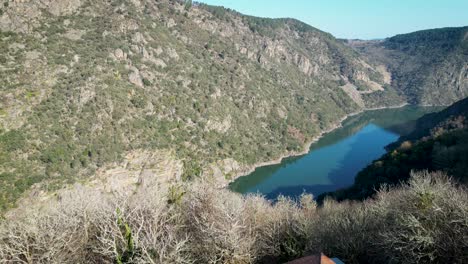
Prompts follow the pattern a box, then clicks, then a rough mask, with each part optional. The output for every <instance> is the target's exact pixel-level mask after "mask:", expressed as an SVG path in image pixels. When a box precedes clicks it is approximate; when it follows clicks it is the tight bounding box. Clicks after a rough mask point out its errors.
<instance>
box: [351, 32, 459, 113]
mask: <svg viewBox="0 0 468 264" xmlns="http://www.w3.org/2000/svg"><path fill="white" fill-rule="evenodd" d="M346 43H347V45H349V46H351V47H353V48H354V49H356V50H357V51H359V52H360V53H361V54H363V55H365V56H367V58H369V59H370V60H371V61H374V63H381V64H384V65H386V67H387V69H388V71H389V72H390V73H391V75H392V84H391V85H392V87H394V88H395V89H397V91H398V93H399V94H401V95H403V96H404V97H405V99H406V100H407V101H408V102H409V103H412V104H423V105H449V104H451V103H453V102H454V101H456V100H459V99H462V98H465V97H467V96H468V27H460V28H440V29H430V30H422V31H418V32H414V33H409V34H402V35H397V36H394V37H391V38H388V39H385V40H381V41H359V40H350V41H346Z"/></svg>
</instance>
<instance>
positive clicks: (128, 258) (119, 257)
mask: <svg viewBox="0 0 468 264" xmlns="http://www.w3.org/2000/svg"><path fill="white" fill-rule="evenodd" d="M116 214H117V225H118V226H119V228H120V232H122V237H123V238H124V244H123V245H117V244H116V245H115V248H116V251H117V252H116V253H117V254H116V260H115V261H116V262H117V264H124V263H133V261H132V259H133V258H134V257H135V254H136V251H135V242H134V241H133V235H132V229H131V228H130V226H129V225H128V223H126V222H125V220H124V219H123V217H122V212H121V211H120V209H119V208H117V209H116ZM116 240H117V239H116Z"/></svg>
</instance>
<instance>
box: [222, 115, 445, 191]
mask: <svg viewBox="0 0 468 264" xmlns="http://www.w3.org/2000/svg"><path fill="white" fill-rule="evenodd" d="M436 110H438V108H435V107H414V106H409V107H404V108H398V109H385V110H374V111H368V112H365V113H362V114H359V115H356V116H352V117H350V118H348V119H346V120H345V121H344V122H343V127H342V128H339V129H337V130H334V131H333V132H331V133H328V134H327V135H325V136H324V137H322V138H321V139H320V140H319V141H318V142H316V143H314V144H313V145H312V146H311V148H310V152H309V153H308V154H306V155H303V156H298V157H291V158H286V159H284V160H283V161H282V162H281V163H280V164H276V165H270V166H265V167H260V168H257V169H256V170H255V171H254V172H253V173H251V174H250V175H248V176H245V177H241V178H239V179H237V180H236V181H235V182H233V183H232V184H231V186H230V188H231V189H232V190H234V191H237V192H240V193H250V192H260V193H262V194H264V195H266V196H267V197H268V198H270V199H274V198H276V197H277V196H278V195H279V194H283V195H287V196H292V197H294V196H297V195H300V194H301V193H303V192H304V191H305V192H308V193H312V194H314V195H315V196H317V195H319V194H321V193H323V192H328V191H333V190H336V189H339V188H342V187H346V186H349V185H351V184H352V182H353V180H354V177H355V175H356V174H357V172H359V171H360V170H361V169H362V168H364V167H365V166H366V165H368V164H369V163H370V162H372V161H373V160H374V159H376V158H378V157H380V156H381V155H382V154H383V153H384V152H385V149H384V147H385V146H386V145H388V144H390V143H391V142H394V141H396V140H397V139H398V137H399V136H400V135H404V134H407V133H409V132H410V131H411V129H412V125H413V124H412V122H411V121H412V120H415V119H417V118H419V117H420V116H422V115H423V114H425V113H428V112H433V111H436Z"/></svg>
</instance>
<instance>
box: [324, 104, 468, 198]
mask: <svg viewBox="0 0 468 264" xmlns="http://www.w3.org/2000/svg"><path fill="white" fill-rule="evenodd" d="M467 117H468V98H467V99H464V100H461V101H459V102H457V103H455V104H453V105H452V106H450V107H448V108H446V109H444V110H442V111H440V112H437V113H431V114H427V115H425V116H423V117H421V118H420V119H418V120H417V121H416V122H415V124H414V127H415V128H414V131H413V132H412V133H410V134H409V135H406V136H403V137H401V138H400V140H399V141H398V142H396V143H393V144H391V145H390V146H389V147H388V148H389V151H388V153H387V154H385V155H384V156H382V157H381V158H380V159H378V160H376V161H374V162H373V163H372V164H371V165H369V166H368V167H366V168H365V169H363V170H362V171H361V172H359V173H358V175H357V176H356V179H355V183H354V184H353V186H351V187H349V188H346V189H343V190H339V191H336V192H332V193H328V194H324V195H322V196H321V197H319V200H322V199H323V198H324V197H325V196H331V197H333V198H336V199H337V200H346V199H358V200H363V199H366V198H368V197H370V196H372V195H374V194H375V193H376V191H377V190H378V189H379V188H381V186H382V185H383V184H386V185H397V184H400V183H401V182H404V181H407V180H408V179H409V178H410V174H411V171H420V170H429V171H444V172H445V173H447V174H448V175H449V176H452V177H453V178H454V179H456V180H457V181H459V182H461V183H465V184H466V183H468V121H467Z"/></svg>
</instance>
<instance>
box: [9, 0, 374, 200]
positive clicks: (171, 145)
mask: <svg viewBox="0 0 468 264" xmlns="http://www.w3.org/2000/svg"><path fill="white" fill-rule="evenodd" d="M0 3H1V5H0V6H2V8H1V10H2V11H1V13H0V14H1V15H0V39H1V41H0V61H1V64H0V83H1V89H0V100H1V104H0V186H1V187H0V188H1V192H0V208H3V209H5V208H9V207H11V206H12V205H13V204H14V202H15V200H16V199H18V198H19V197H20V196H21V195H22V193H23V192H24V191H26V190H28V189H29V188H30V186H32V185H33V184H36V183H41V185H42V186H44V187H43V188H45V189H46V190H55V189H57V188H60V187H61V186H63V184H66V183H73V182H76V181H77V180H78V181H81V180H86V179H87V178H88V177H89V176H90V175H93V174H94V173H95V171H96V170H99V169H103V168H106V167H108V166H113V164H119V163H120V162H122V160H123V157H125V156H126V155H127V154H128V153H129V152H131V151H138V150H139V151H141V152H144V151H147V150H150V151H160V150H168V151H173V152H174V153H175V158H176V159H177V160H180V161H181V162H183V165H184V173H183V174H182V175H179V176H178V178H183V179H190V178H193V177H196V176H198V175H201V174H204V175H214V176H216V177H218V178H222V179H223V180H224V178H226V179H229V177H231V176H233V175H235V174H237V173H239V172H240V171H243V170H245V169H248V168H250V167H251V166H252V165H253V164H255V163H258V162H260V161H268V160H272V159H276V158H278V157H280V156H281V155H284V154H286V153H291V152H297V151H301V150H302V149H303V147H304V145H305V144H306V143H307V142H308V141H310V140H311V139H312V138H313V137H314V136H316V135H318V134H319V133H320V132H321V131H323V130H326V129H329V128H330V127H333V126H334V125H336V124H337V123H338V121H339V120H340V119H341V118H342V117H344V116H345V115H346V114H349V113H351V112H355V111H359V110H361V109H363V108H364V107H365V104H366V102H364V101H363V100H362V99H361V98H360V97H359V94H358V95H357V99H355V100H353V99H351V97H350V96H349V95H348V93H352V90H353V89H355V88H352V87H354V85H360V87H361V88H360V89H361V90H363V91H370V92H372V90H371V88H370V87H371V86H372V87H374V86H377V88H378V87H379V85H380V84H383V79H382V74H381V73H380V72H379V71H377V70H376V69H375V68H374V67H373V66H371V65H369V64H368V63H366V58H364V57H362V56H360V55H359V54H358V53H357V52H355V51H354V50H352V49H350V48H349V47H346V46H344V45H343V44H342V43H341V42H340V41H337V40H336V39H335V38H334V37H333V36H331V35H330V34H328V33H324V32H322V31H320V30H318V29H315V28H313V27H311V26H308V25H306V24H304V23H302V22H299V21H296V20H293V19H261V18H255V17H249V16H243V15H241V14H239V13H236V12H234V11H230V10H226V9H223V8H220V7H212V6H207V5H195V4H194V5H186V4H185V2H183V1H168V0H160V1H146V0H144V1H139V0H134V1H130V0H128V1H127V0H112V1H89V0H63V1H60V3H54V2H53V1H5V0H2V1H1V2H0ZM345 84H346V85H348V86H349V89H348V92H346V91H345V90H343V89H342V88H341V86H342V85H345ZM372 89H375V87H374V88H372ZM350 91H351V92H350Z"/></svg>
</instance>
